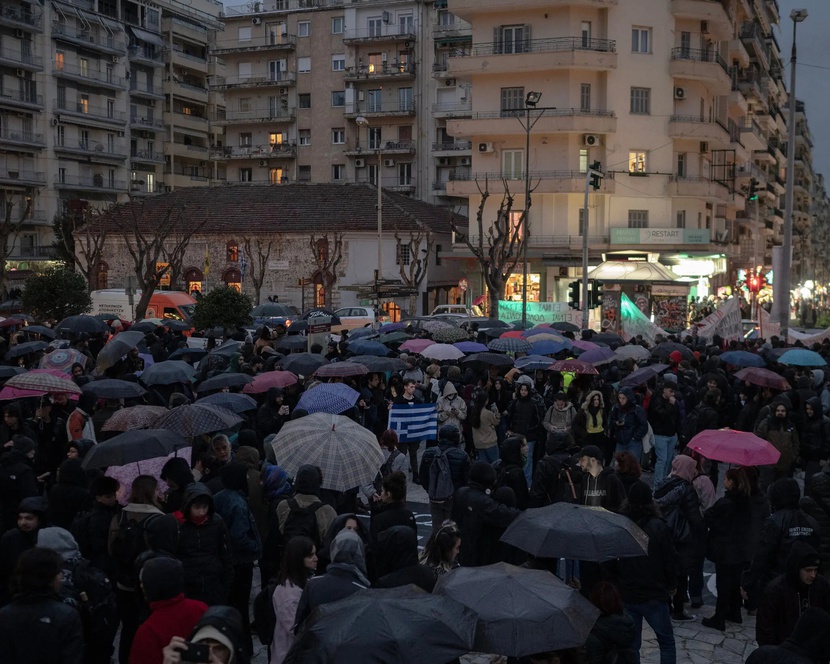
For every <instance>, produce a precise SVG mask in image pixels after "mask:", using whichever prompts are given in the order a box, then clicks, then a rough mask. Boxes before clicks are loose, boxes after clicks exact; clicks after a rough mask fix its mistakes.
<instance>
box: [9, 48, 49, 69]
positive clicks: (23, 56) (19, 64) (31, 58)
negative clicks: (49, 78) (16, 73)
mask: <svg viewBox="0 0 830 664" xmlns="http://www.w3.org/2000/svg"><path fill="white" fill-rule="evenodd" d="M0 65H6V66H7V67H15V68H17V69H25V70H26V71H43V58H42V57H40V56H39V55H32V54H31V53H23V52H22V51H18V50H15V49H12V48H8V47H6V46H0Z"/></svg>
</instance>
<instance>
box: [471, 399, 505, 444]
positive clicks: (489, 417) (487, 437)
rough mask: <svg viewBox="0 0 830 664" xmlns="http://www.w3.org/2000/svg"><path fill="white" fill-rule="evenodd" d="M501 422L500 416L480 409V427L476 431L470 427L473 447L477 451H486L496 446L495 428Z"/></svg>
mask: <svg viewBox="0 0 830 664" xmlns="http://www.w3.org/2000/svg"><path fill="white" fill-rule="evenodd" d="M500 420H501V415H499V414H498V413H494V412H493V411H492V410H490V409H489V408H482V409H481V426H480V427H478V428H477V429H476V428H475V427H472V432H473V445H475V448H476V449H477V450H486V449H489V448H491V447H493V446H495V445H498V443H499V439H498V433H497V431H496V427H497V426H498V424H499V421H500Z"/></svg>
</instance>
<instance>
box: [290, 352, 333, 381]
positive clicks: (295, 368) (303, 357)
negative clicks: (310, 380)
mask: <svg viewBox="0 0 830 664" xmlns="http://www.w3.org/2000/svg"><path fill="white" fill-rule="evenodd" d="M328 363H329V361H328V360H327V359H326V358H325V357H323V356H322V355H318V354H317V353H292V354H291V355H286V356H285V357H284V358H282V359H281V360H279V364H280V366H282V368H283V369H284V370H285V371H291V372H292V373H295V374H298V375H300V376H310V375H311V374H313V373H314V372H315V371H317V369H319V368H320V367H322V366H325V365H326V364H328Z"/></svg>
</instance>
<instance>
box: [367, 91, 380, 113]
mask: <svg viewBox="0 0 830 664" xmlns="http://www.w3.org/2000/svg"><path fill="white" fill-rule="evenodd" d="M382 98H383V90H369V106H368V108H367V109H366V110H368V111H369V113H379V112H380V111H381V110H383V104H382Z"/></svg>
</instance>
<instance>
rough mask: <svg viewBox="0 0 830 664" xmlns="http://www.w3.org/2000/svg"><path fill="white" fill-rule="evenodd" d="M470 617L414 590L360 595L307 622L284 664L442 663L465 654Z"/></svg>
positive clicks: (447, 601)
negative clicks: (351, 663) (342, 663)
mask: <svg viewBox="0 0 830 664" xmlns="http://www.w3.org/2000/svg"><path fill="white" fill-rule="evenodd" d="M475 628H476V616H475V613H474V612H473V611H471V610H470V609H468V608H466V607H464V606H462V605H461V604H459V603H458V602H456V601H455V600H453V599H449V598H447V597H439V596H438V595H432V594H429V593H425V592H423V591H422V590H419V589H417V588H416V587H415V586H405V587H403V588H393V589H388V590H361V591H358V592H356V593H354V594H352V595H349V596H348V597H346V598H345V599H341V600H340V601H338V602H330V603H328V604H323V605H322V606H319V607H318V608H317V609H315V610H314V611H313V612H312V613H311V615H310V616H309V618H308V623H307V626H306V627H305V629H304V630H303V631H302V632H301V633H300V635H299V636H298V637H297V640H296V641H295V642H294V645H293V646H292V647H291V650H290V651H289V652H288V655H287V656H286V658H285V663H286V664H324V663H326V664H328V663H333V662H389V663H390V664H391V663H392V662H394V663H395V664H423V663H424V662H448V661H450V660H452V659H455V658H456V657H460V656H461V655H465V654H466V653H468V652H470V650H471V649H472V646H473V641H474V638H475Z"/></svg>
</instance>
